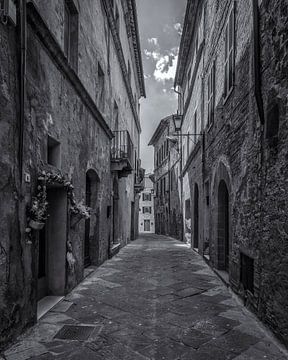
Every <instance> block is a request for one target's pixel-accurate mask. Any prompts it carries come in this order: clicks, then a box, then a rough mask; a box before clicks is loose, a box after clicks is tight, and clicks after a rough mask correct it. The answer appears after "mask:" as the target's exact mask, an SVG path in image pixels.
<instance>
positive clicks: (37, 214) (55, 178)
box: [26, 170, 92, 233]
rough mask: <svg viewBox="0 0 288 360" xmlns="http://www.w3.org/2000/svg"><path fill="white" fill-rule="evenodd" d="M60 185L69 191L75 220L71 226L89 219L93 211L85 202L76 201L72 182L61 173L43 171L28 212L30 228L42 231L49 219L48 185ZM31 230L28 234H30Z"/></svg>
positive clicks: (71, 209)
mask: <svg viewBox="0 0 288 360" xmlns="http://www.w3.org/2000/svg"><path fill="white" fill-rule="evenodd" d="M52 184H60V185H63V186H64V188H66V190H67V197H68V199H69V203H70V213H71V215H72V217H73V218H74V219H73V220H72V221H71V226H74V225H75V224H76V223H78V222H79V221H80V220H81V219H89V218H90V216H91V211H92V209H91V208H89V207H88V206H86V205H84V204H83V201H81V202H79V203H77V202H76V200H75V194H74V186H73V185H72V183H71V181H69V180H67V178H66V177H65V176H64V175H62V174H61V173H53V172H51V171H45V170H43V171H42V172H41V173H40V174H39V176H38V186H37V195H36V196H35V197H33V198H32V205H31V207H30V209H29V210H28V217H29V222H28V224H29V228H30V229H33V230H41V229H42V228H43V227H44V225H45V221H46V220H47V218H48V216H49V215H48V202H47V185H52ZM29 228H27V229H26V232H27V233H29V232H30V230H29Z"/></svg>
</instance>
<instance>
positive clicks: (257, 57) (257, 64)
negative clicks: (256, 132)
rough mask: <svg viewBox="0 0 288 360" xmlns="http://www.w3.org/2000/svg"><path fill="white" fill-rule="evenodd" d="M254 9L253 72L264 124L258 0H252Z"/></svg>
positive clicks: (257, 99)
mask: <svg viewBox="0 0 288 360" xmlns="http://www.w3.org/2000/svg"><path fill="white" fill-rule="evenodd" d="M252 11H253V60H254V61H253V72H254V92H255V98H256V103H257V109H258V115H259V118H260V122H261V124H262V125H264V122H265V117H264V108H263V98H262V91H261V52H260V27H259V6H258V0H252Z"/></svg>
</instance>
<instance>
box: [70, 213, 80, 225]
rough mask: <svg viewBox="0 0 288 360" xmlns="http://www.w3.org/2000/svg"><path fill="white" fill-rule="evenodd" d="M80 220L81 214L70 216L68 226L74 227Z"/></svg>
mask: <svg viewBox="0 0 288 360" xmlns="http://www.w3.org/2000/svg"><path fill="white" fill-rule="evenodd" d="M81 219H83V216H82V214H71V218H70V226H71V227H74V226H75V225H76V224H78V222H79V221H80V220H81Z"/></svg>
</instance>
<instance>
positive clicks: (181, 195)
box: [174, 87, 185, 242]
mask: <svg viewBox="0 0 288 360" xmlns="http://www.w3.org/2000/svg"><path fill="white" fill-rule="evenodd" d="M174 92H175V93H176V94H178V95H179V98H180V115H183V114H181V113H182V110H183V109H184V97H183V94H182V92H181V91H177V90H176V89H175V87H174ZM177 112H178V111H177ZM182 141H183V140H182V136H180V141H179V147H180V149H179V154H180V199H181V204H180V209H181V215H182V224H181V225H182V229H181V241H182V242H183V241H184V233H185V232H184V215H183V214H184V211H183V207H184V201H183V175H182V170H183V153H182ZM177 186H178V184H177Z"/></svg>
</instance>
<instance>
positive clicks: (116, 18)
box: [114, 4, 120, 32]
mask: <svg viewBox="0 0 288 360" xmlns="http://www.w3.org/2000/svg"><path fill="white" fill-rule="evenodd" d="M114 19H115V26H116V29H117V31H118V32H119V29H120V16H119V9H118V6H117V5H116V4H115V13H114Z"/></svg>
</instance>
